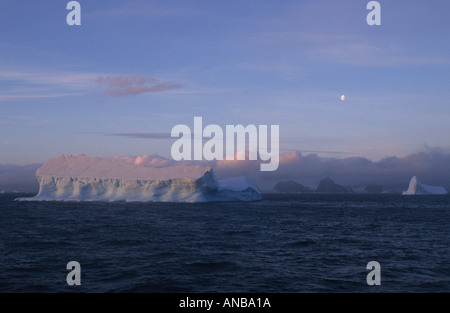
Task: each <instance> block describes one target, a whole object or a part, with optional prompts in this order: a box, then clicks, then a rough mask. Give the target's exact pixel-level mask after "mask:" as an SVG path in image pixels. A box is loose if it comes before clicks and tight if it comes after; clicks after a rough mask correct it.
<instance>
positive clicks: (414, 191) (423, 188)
mask: <svg viewBox="0 0 450 313" xmlns="http://www.w3.org/2000/svg"><path fill="white" fill-rule="evenodd" d="M402 194H403V195H445V194H447V190H446V189H445V188H444V187H441V186H429V185H425V184H422V183H421V182H420V181H419V179H418V178H417V177H416V176H414V177H413V178H411V181H410V182H409V188H408V190H406V191H403V193H402Z"/></svg>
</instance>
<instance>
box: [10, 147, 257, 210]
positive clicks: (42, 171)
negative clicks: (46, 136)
mask: <svg viewBox="0 0 450 313" xmlns="http://www.w3.org/2000/svg"><path fill="white" fill-rule="evenodd" d="M36 177H37V179H38V181H39V193H38V194H37V195H36V196H35V197H32V198H19V199H18V200H22V201H25V200H28V201H35V200H42V201H46V200H47V201H53V200H56V201H139V202H147V201H149V202H152V201H154V202H209V201H257V200H261V193H260V192H259V190H258V188H257V187H256V185H255V184H254V183H253V181H252V180H251V179H250V178H248V177H245V176H243V177H236V178H230V179H226V180H217V179H216V177H215V175H214V172H213V170H212V168H210V167H205V166H167V167H148V166H143V165H140V164H136V162H134V163H133V162H130V161H129V160H128V159H126V158H121V157H109V158H99V157H88V156H86V155H77V156H71V155H61V156H58V157H56V158H54V159H50V160H48V161H47V162H46V163H45V164H44V165H42V166H41V167H40V168H39V169H38V170H37V172H36Z"/></svg>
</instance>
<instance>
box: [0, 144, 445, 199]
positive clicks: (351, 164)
mask: <svg viewBox="0 0 450 313" xmlns="http://www.w3.org/2000/svg"><path fill="white" fill-rule="evenodd" d="M114 158H121V159H123V160H126V161H127V162H130V163H134V164H136V165H140V166H147V167H165V166H171V165H175V164H177V165H181V164H183V165H193V164H201V165H205V166H211V167H212V168H214V172H215V173H216V176H217V178H218V179H224V178H228V177H235V176H242V175H245V176H249V177H250V178H251V179H252V180H253V181H255V183H256V184H257V185H258V186H259V188H260V189H261V190H263V191H270V190H273V187H274V186H275V184H276V183H277V182H279V181H283V180H290V179H291V180H294V181H296V182H298V183H301V184H303V185H305V186H308V187H310V188H311V189H314V190H315V189H316V187H317V185H318V183H319V181H320V180H321V179H322V178H324V177H330V178H332V179H333V180H334V181H335V182H336V183H338V184H340V185H343V186H346V187H351V188H353V189H356V190H358V189H360V190H362V189H364V187H365V186H367V185H368V184H370V183H375V184H379V185H381V186H383V188H384V190H387V191H393V192H400V191H403V190H406V189H407V188H408V184H409V180H410V179H411V177H412V176H417V177H419V178H420V180H421V181H422V182H423V183H425V184H429V185H440V186H444V187H445V188H446V189H447V190H449V191H450V153H448V152H445V151H443V150H440V149H432V148H427V149H426V150H425V151H422V152H419V153H414V154H410V155H408V156H405V157H397V156H392V157H386V158H384V159H382V160H380V161H377V162H373V161H371V160H369V159H366V158H363V157H349V158H327V157H320V156H318V155H317V154H305V155H304V154H302V153H301V152H299V151H289V152H287V153H284V154H282V155H280V166H279V168H278V170H277V171H274V172H261V171H260V167H259V164H260V161H247V160H246V161H227V160H221V161H180V162H177V161H174V160H171V159H167V158H164V157H161V156H159V155H157V154H153V155H141V156H120V157H114ZM38 167H39V164H30V165H24V166H20V165H0V191H1V190H5V191H13V190H17V191H31V192H34V191H37V190H38V184H37V180H36V178H35V172H36V170H37V168H38Z"/></svg>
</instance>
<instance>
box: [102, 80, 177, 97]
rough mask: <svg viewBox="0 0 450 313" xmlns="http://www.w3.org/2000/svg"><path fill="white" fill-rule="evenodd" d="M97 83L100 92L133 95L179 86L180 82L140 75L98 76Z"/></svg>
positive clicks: (113, 94)
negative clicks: (169, 81)
mask: <svg viewBox="0 0 450 313" xmlns="http://www.w3.org/2000/svg"><path fill="white" fill-rule="evenodd" d="M97 83H98V85H99V86H100V88H102V89H103V91H102V94H103V95H106V96H111V97H125V96H135V95H139V94H143V93H148V92H161V91H166V90H172V89H178V88H180V87H181V85H180V84H175V83H166V82H160V81H159V80H158V79H156V78H154V77H148V76H141V75H129V76H124V75H120V76H100V77H98V78H97Z"/></svg>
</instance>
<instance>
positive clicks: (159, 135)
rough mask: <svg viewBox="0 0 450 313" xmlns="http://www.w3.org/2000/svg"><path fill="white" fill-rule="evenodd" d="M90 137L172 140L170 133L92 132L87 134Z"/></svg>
mask: <svg viewBox="0 0 450 313" xmlns="http://www.w3.org/2000/svg"><path fill="white" fill-rule="evenodd" d="M88 134H92V135H100V136H117V137H129V138H141V139H172V137H171V136H170V133H151V132H148V133H140V132H139V133H120V132H117V133H111V132H94V133H88Z"/></svg>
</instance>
